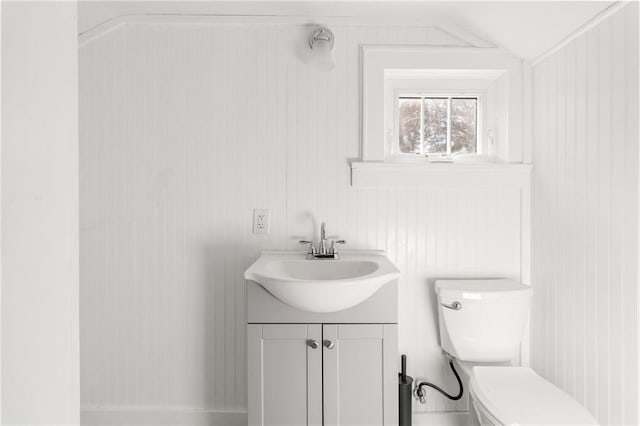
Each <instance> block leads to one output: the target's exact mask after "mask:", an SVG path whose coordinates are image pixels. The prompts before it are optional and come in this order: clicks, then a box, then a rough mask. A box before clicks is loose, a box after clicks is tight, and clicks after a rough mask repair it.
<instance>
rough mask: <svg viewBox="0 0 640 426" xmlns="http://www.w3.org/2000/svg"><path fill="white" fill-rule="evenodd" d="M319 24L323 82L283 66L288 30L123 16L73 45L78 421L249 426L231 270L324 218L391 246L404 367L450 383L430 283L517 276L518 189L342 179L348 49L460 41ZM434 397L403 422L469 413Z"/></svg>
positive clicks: (239, 306) (352, 112)
mask: <svg viewBox="0 0 640 426" xmlns="http://www.w3.org/2000/svg"><path fill="white" fill-rule="evenodd" d="M328 21H330V20H328ZM186 22H189V21H188V20H187V21H186ZM325 22H327V21H325ZM329 24H330V26H331V29H332V30H333V31H334V33H335V35H336V48H335V58H336V68H335V69H334V70H333V71H332V72H330V73H325V72H321V71H318V70H316V69H313V68H309V67H308V66H307V65H305V64H303V63H301V62H300V61H299V60H298V59H297V58H296V56H295V54H294V52H296V49H298V48H299V47H300V46H303V47H304V44H305V43H306V37H307V34H308V28H307V27H305V26H304V25H298V24H295V23H291V22H286V20H279V21H276V20H274V21H267V22H262V23H255V22H254V23H251V22H247V21H239V20H224V19H219V20H216V19H213V18H212V19H200V20H198V23H197V24H196V23H195V22H193V21H191V23H190V24H188V23H166V22H165V23H162V22H158V21H153V22H148V21H147V23H135V22H133V23H128V24H125V25H123V26H120V27H117V28H116V29H115V30H113V31H112V32H109V33H106V34H103V35H102V36H100V37H97V38H92V39H90V40H89V41H87V43H86V44H84V45H83V46H82V47H81V49H80V70H81V71H80V74H81V78H80V82H81V88H80V92H81V103H80V106H81V120H80V129H81V138H80V140H81V149H80V155H81V159H80V165H81V189H80V193H81V282H82V286H81V318H82V321H81V342H82V347H81V359H82V363H81V364H82V373H81V377H82V405H83V410H84V415H85V417H84V419H85V420H86V421H87V422H101V421H109V419H110V420H111V421H112V420H113V419H114V418H119V419H122V418H127V419H132V418H133V417H135V419H134V420H131V421H132V422H134V423H135V422H139V421H140V419H141V418H145V419H151V418H153V419H158V418H160V419H161V420H163V421H164V419H166V418H167V417H166V416H167V415H175V413H176V412H180V411H182V412H188V413H192V414H193V413H201V414H202V416H203V417H206V418H207V419H213V420H211V421H215V420H216V419H218V420H219V419H220V418H221V417H220V416H218V415H217V414H216V413H218V414H219V413H223V414H224V413H226V412H231V414H232V415H231V417H229V416H227V417H226V419H227V420H226V421H237V422H238V423H241V422H242V419H243V418H244V419H245V420H244V421H245V422H246V418H245V417H244V415H243V412H244V411H245V410H246V385H245V382H246V380H247V378H246V372H245V364H246V355H245V338H246V331H245V321H246V320H245V302H244V296H245V287H244V280H243V278H242V272H243V271H244V269H245V268H246V267H247V266H248V265H249V264H250V263H252V262H253V261H254V260H255V259H256V258H257V256H258V254H259V251H260V250H262V249H288V250H293V249H299V245H298V244H297V240H299V239H300V238H303V237H306V238H309V237H312V236H313V233H314V232H316V233H317V228H318V226H319V222H320V221H322V220H324V221H326V222H327V226H328V231H329V233H330V234H338V235H340V236H341V237H344V238H345V239H346V240H347V241H348V243H349V244H348V246H347V249H384V250H387V251H388V254H389V257H390V258H391V259H392V260H393V261H394V262H395V263H396V264H397V265H398V267H399V268H400V270H401V271H402V277H401V279H400V308H401V309H400V327H399V328H400V332H399V334H400V349H401V351H403V352H406V353H408V355H409V367H410V372H411V373H412V374H413V375H416V376H420V377H425V378H429V379H431V380H433V381H434V382H436V383H439V384H441V385H442V386H444V387H447V388H449V389H455V386H456V382H455V379H454V378H453V377H452V376H451V372H450V370H449V369H448V367H447V364H446V363H445V361H444V359H443V357H442V355H441V350H440V348H439V346H438V335H437V323H436V318H437V317H436V311H435V300H434V299H435V298H434V294H433V288H432V287H433V283H434V279H435V278H437V277H500V276H504V277H512V278H515V279H522V278H524V276H523V272H522V271H523V268H526V265H524V262H523V261H522V257H526V253H523V251H522V250H521V244H522V241H521V235H523V227H525V228H526V227H528V224H524V223H523V222H522V219H521V213H523V211H522V203H523V199H522V197H523V194H522V193H521V192H520V190H518V189H514V188H513V187H511V188H507V187H504V188H503V187H497V188H489V189H487V188H485V189H476V188H474V189H468V190H444V189H443V190H426V189H418V188H413V189H411V188H408V187H407V188H398V189H371V188H355V187H351V186H350V168H349V164H348V161H349V160H350V159H357V158H359V156H360V140H359V139H360V138H359V133H360V128H359V127H360V124H359V99H360V97H359V86H360V76H359V74H360V69H359V59H358V58H359V50H358V49H359V45H360V44H361V43H390V44H392V43H419V44H434V45H465V43H464V42H463V41H461V40H460V39H457V38H455V37H452V36H450V35H448V34H447V33H445V32H443V31H440V30H437V29H435V28H429V27H416V26H401V25H398V26H385V27H381V26H371V25H349V24H346V23H344V20H343V21H342V23H333V24H332V23H331V22H329ZM255 207H258V208H268V209H270V210H271V234H270V235H268V236H260V235H253V234H252V233H251V220H252V209H253V208H255ZM524 213H527V212H524ZM525 217H528V214H525ZM429 398H430V405H429V406H428V407H417V408H416V410H417V411H426V410H431V411H443V410H463V409H465V408H466V401H461V402H458V403H452V402H449V401H448V400H445V399H444V398H443V397H441V396H438V395H437V394H436V393H435V392H434V393H432V394H430V395H429ZM168 413H169V414H168ZM233 413H238V415H237V416H233ZM136 416H137V417H136ZM145 416H146V417H145ZM229 418H231V420H229ZM190 419H193V417H190Z"/></svg>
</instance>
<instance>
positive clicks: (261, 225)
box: [253, 209, 269, 234]
mask: <svg viewBox="0 0 640 426" xmlns="http://www.w3.org/2000/svg"><path fill="white" fill-rule="evenodd" d="M253 233H254V234H268V233H269V210H268V209H253Z"/></svg>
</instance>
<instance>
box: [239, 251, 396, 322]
mask: <svg viewBox="0 0 640 426" xmlns="http://www.w3.org/2000/svg"><path fill="white" fill-rule="evenodd" d="M305 256H306V254H305V253H303V252H283V251H265V252H262V254H261V255H260V258H259V259H258V260H257V261H256V262H255V263H254V264H253V265H251V266H250V267H249V269H247V270H246V271H245V273H244V277H245V279H247V280H252V281H255V282H257V283H258V284H260V285H261V286H262V287H264V288H265V289H266V290H267V291H268V292H269V293H271V294H272V295H273V296H274V297H276V298H277V299H279V300H281V301H282V302H284V303H286V304H288V305H290V306H293V307H295V308H298V309H301V310H303V311H308V312H337V311H342V310H344V309H348V308H351V307H353V306H355V305H357V304H359V303H362V302H364V301H365V300H367V299H368V298H369V297H371V296H372V295H373V294H374V293H375V292H376V291H378V290H379V289H380V287H382V286H383V285H385V284H386V283H388V282H390V281H393V280H395V279H396V278H398V276H400V271H399V270H398V268H396V267H395V266H394V265H393V264H392V263H391V261H390V260H389V259H387V257H386V256H385V254H384V252H382V251H343V252H342V253H340V256H341V258H340V259H314V260H307V259H305Z"/></svg>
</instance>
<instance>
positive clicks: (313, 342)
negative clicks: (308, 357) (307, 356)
mask: <svg viewBox="0 0 640 426" xmlns="http://www.w3.org/2000/svg"><path fill="white" fill-rule="evenodd" d="M307 345H309V346H311V349H318V346H319V345H318V341H317V340H315V339H310V340H307Z"/></svg>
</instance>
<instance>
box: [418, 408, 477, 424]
mask: <svg viewBox="0 0 640 426" xmlns="http://www.w3.org/2000/svg"><path fill="white" fill-rule="evenodd" d="M411 420H412V421H413V425H414V426H469V424H470V418H469V412H467V411H433V412H430V413H415V412H414V413H413V418H412V419H411Z"/></svg>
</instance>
